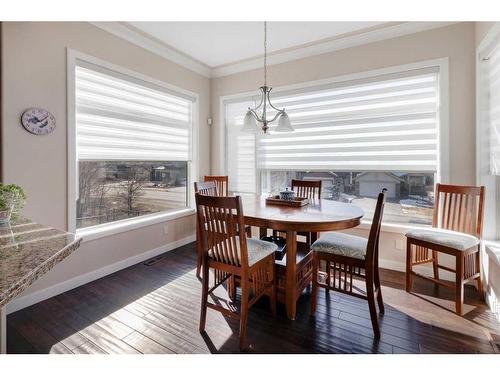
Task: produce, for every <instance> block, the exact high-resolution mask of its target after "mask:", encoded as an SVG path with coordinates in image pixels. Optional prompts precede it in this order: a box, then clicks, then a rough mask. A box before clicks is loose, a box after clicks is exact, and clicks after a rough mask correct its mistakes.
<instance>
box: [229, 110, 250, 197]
mask: <svg viewBox="0 0 500 375" xmlns="http://www.w3.org/2000/svg"><path fill="white" fill-rule="evenodd" d="M252 105H253V103H252V102H250V101H244V102H238V103H229V104H227V105H226V130H227V144H226V146H227V155H228V157H227V173H228V176H229V187H230V188H231V191H234V192H238V193H255V192H256V174H257V171H256V164H255V163H256V157H255V155H256V154H255V152H256V149H255V147H256V136H255V134H251V133H244V132H242V131H241V128H242V127H243V117H244V116H245V113H246V111H247V109H248V107H249V106H252Z"/></svg>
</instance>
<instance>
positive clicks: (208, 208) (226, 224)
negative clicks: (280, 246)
mask: <svg viewBox="0 0 500 375" xmlns="http://www.w3.org/2000/svg"><path fill="white" fill-rule="evenodd" d="M195 197H196V208H197V218H198V226H199V227H200V235H201V242H202V248H203V258H202V262H203V275H202V285H203V287H202V297H201V314H200V332H204V331H205V323H206V317H207V308H209V307H210V308H211V309H214V310H216V311H219V312H221V313H222V314H224V315H226V316H229V317H233V318H237V319H239V321H240V330H239V334H240V350H243V349H244V348H245V342H246V330H247V320H248V310H249V308H250V307H251V306H252V305H253V304H254V303H255V302H256V301H257V300H258V299H259V298H260V297H262V296H263V295H268V296H269V297H270V304H271V311H272V313H273V315H274V314H276V286H275V282H274V278H275V276H274V272H275V271H274V251H275V250H276V247H277V246H276V245H275V244H273V243H271V242H266V241H261V240H259V239H256V238H247V236H246V232H245V230H244V216H243V208H242V204H241V197H239V196H236V197H214V196H208V195H201V194H196V196H195ZM210 269H212V270H213V271H214V272H213V275H214V285H213V286H212V287H211V288H210V289H209V270H210ZM234 276H238V277H239V279H240V286H241V304H240V309H239V312H235V311H233V310H229V309H226V308H224V307H223V306H221V305H220V304H215V303H212V302H208V295H209V294H211V293H212V292H213V291H214V290H215V289H216V288H217V287H218V286H220V285H221V284H222V283H224V282H225V281H226V280H228V279H229V278H231V277H234ZM250 295H251V297H250Z"/></svg>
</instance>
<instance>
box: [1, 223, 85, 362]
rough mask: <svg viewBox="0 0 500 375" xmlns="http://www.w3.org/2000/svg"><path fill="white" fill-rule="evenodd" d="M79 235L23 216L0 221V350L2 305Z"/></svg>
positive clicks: (75, 243) (61, 256) (3, 319)
mask: <svg viewBox="0 0 500 375" xmlns="http://www.w3.org/2000/svg"><path fill="white" fill-rule="evenodd" d="M80 242H81V238H76V236H75V235H74V234H72V233H67V232H64V231H61V230H58V229H54V228H51V227H48V226H45V225H41V224H37V223H34V222H32V221H30V220H28V219H25V218H19V219H16V220H13V221H12V222H11V223H10V225H0V353H5V352H6V309H5V306H6V305H7V303H9V302H10V301H11V300H13V299H14V298H15V297H16V296H18V295H19V294H20V293H22V292H23V291H24V290H26V289H27V288H28V287H29V286H30V285H31V284H33V282H34V281H35V280H36V279H38V278H39V277H40V276H42V275H43V274H45V273H47V272H48V271H49V270H50V269H51V268H53V267H54V266H55V265H56V264H57V263H59V262H61V261H62V260H63V259H64V258H66V257H67V256H68V255H70V254H71V253H72V252H73V251H75V250H76V249H77V248H78V247H79V246H80Z"/></svg>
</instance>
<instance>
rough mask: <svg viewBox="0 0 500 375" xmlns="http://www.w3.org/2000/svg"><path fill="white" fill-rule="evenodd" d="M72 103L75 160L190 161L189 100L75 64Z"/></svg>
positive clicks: (144, 83)
mask: <svg viewBox="0 0 500 375" xmlns="http://www.w3.org/2000/svg"><path fill="white" fill-rule="evenodd" d="M75 101H76V134H77V137H76V139H77V158H78V159H79V160H131V161H133V160H143V161H144V160H149V161H154V160H159V161H188V160H190V158H191V142H190V140H191V131H192V129H191V128H192V109H193V99H192V98H189V97H187V96H186V97H184V96H182V95H181V94H179V95H178V94H176V93H175V94H174V93H171V92H169V91H168V90H167V89H164V88H163V87H160V86H157V85H154V84H152V83H149V82H145V81H142V80H138V79H135V78H133V77H130V76H125V75H123V74H121V73H118V72H114V71H110V70H107V69H104V68H101V67H97V66H94V65H92V64H87V63H83V62H82V63H80V62H79V63H78V65H77V66H76V72H75Z"/></svg>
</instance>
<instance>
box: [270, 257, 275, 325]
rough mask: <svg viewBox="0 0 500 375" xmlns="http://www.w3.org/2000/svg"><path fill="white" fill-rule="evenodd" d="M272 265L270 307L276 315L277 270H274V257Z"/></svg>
mask: <svg viewBox="0 0 500 375" xmlns="http://www.w3.org/2000/svg"><path fill="white" fill-rule="evenodd" d="M270 267H271V278H272V282H273V284H272V286H271V295H270V299H271V300H270V305H271V306H270V307H271V313H272V314H273V316H276V278H275V271H274V258H273V262H272V264H271V265H270Z"/></svg>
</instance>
